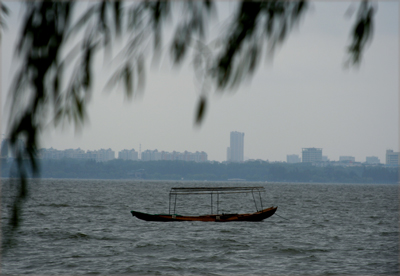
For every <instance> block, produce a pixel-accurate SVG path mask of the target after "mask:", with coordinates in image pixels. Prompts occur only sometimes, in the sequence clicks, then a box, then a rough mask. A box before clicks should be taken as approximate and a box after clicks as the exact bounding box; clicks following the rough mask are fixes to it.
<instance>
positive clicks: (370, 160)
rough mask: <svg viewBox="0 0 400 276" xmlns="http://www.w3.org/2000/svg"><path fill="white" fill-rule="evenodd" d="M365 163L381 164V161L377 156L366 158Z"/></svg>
mask: <svg viewBox="0 0 400 276" xmlns="http://www.w3.org/2000/svg"><path fill="white" fill-rule="evenodd" d="M365 163H367V164H379V163H381V160H379V158H378V157H377V156H367V157H366V158H365Z"/></svg>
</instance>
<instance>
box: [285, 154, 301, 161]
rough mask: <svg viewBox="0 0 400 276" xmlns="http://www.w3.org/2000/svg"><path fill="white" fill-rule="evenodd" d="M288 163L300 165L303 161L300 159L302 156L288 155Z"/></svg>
mask: <svg viewBox="0 0 400 276" xmlns="http://www.w3.org/2000/svg"><path fill="white" fill-rule="evenodd" d="M286 162H287V163H300V162H301V159H300V156H298V155H297V154H290V155H286Z"/></svg>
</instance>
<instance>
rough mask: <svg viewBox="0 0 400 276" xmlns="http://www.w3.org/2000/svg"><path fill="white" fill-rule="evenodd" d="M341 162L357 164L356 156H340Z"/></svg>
mask: <svg viewBox="0 0 400 276" xmlns="http://www.w3.org/2000/svg"><path fill="white" fill-rule="evenodd" d="M339 162H353V163H354V162H356V158H355V157H354V156H339Z"/></svg>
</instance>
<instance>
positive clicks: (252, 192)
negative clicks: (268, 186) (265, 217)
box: [251, 190, 258, 212]
mask: <svg viewBox="0 0 400 276" xmlns="http://www.w3.org/2000/svg"><path fill="white" fill-rule="evenodd" d="M251 194H252V195H253V200H254V205H256V210H257V212H258V208H257V203H256V199H255V197H254V191H253V190H251Z"/></svg>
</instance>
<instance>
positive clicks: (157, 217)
mask: <svg viewBox="0 0 400 276" xmlns="http://www.w3.org/2000/svg"><path fill="white" fill-rule="evenodd" d="M277 209H278V207H270V208H267V209H264V210H261V211H258V212H255V213H251V214H221V215H203V216H180V215H170V214H147V213H142V212H136V211H131V214H132V216H134V217H137V218H138V219H141V220H145V221H215V222H229V221H262V220H264V219H266V218H269V217H270V216H272V215H273V214H275V212H276V210H277Z"/></svg>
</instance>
